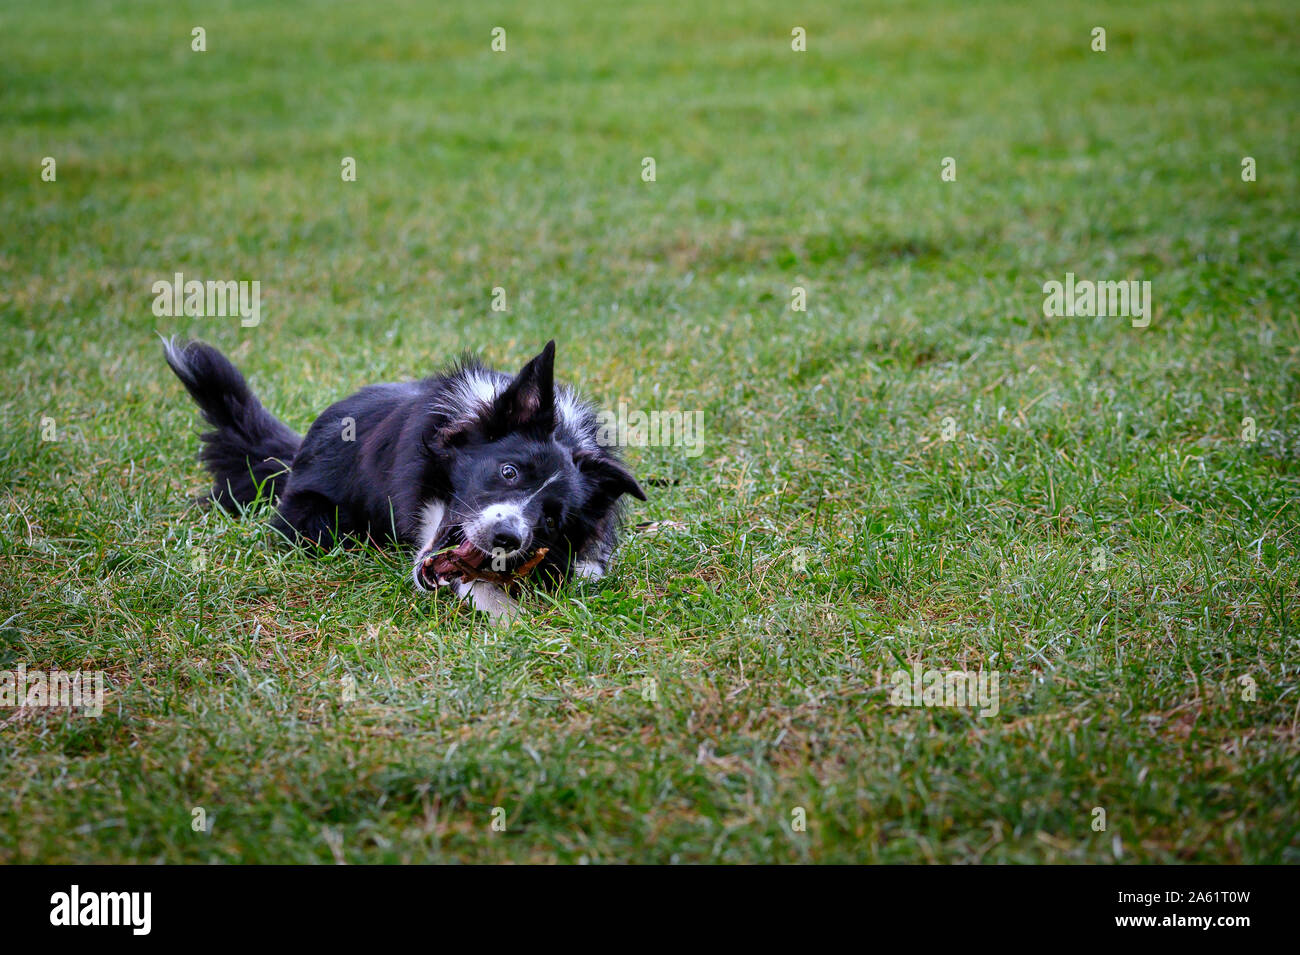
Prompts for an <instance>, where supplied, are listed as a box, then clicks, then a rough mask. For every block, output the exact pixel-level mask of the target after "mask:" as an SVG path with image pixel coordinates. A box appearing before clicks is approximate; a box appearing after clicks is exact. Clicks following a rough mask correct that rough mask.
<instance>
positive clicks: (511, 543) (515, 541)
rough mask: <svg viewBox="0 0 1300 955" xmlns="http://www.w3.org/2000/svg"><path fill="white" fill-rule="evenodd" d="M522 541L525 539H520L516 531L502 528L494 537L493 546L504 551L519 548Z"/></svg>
mask: <svg viewBox="0 0 1300 955" xmlns="http://www.w3.org/2000/svg"><path fill="white" fill-rule="evenodd" d="M522 543H523V541H522V540H520V538H519V535H518V534H516V533H515V532H514V531H507V530H500V531H497V532H496V536H495V537H493V538H492V546H493V547H500V548H501V549H502V550H504V551H514V550H518V549H519V545H520V544H522Z"/></svg>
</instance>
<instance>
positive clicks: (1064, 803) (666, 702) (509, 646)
mask: <svg viewBox="0 0 1300 955" xmlns="http://www.w3.org/2000/svg"><path fill="white" fill-rule="evenodd" d="M589 6H590V5H588V4H581V3H566V2H549V3H546V4H537V3H528V4H525V3H522V2H521V3H500V4H492V5H477V6H475V5H471V6H470V7H469V8H468V9H467V10H466V11H465V12H447V11H443V10H441V9H440V8H438V7H436V6H430V5H428V4H421V3H415V2H413V0H411V2H393V3H378V4H347V3H324V2H320V3H308V2H294V3H277V4H253V3H215V4H214V3H202V4H197V3H162V2H148V3H145V2H140V3H133V4H130V5H128V6H126V7H123V5H120V4H109V3H94V4H90V3H69V2H63V0H52V2H49V3H43V4H38V5H36V6H31V5H11V6H9V7H7V8H6V9H4V10H3V11H0V53H2V54H3V55H0V115H2V116H3V124H4V136H3V138H2V140H0V222H3V224H4V225H3V229H2V230H0V277H2V279H3V286H2V289H0V322H2V323H3V329H4V331H3V336H0V368H2V369H3V381H4V390H3V401H2V403H0V421H2V423H3V428H0V494H2V495H3V506H2V507H0V514H2V515H3V518H2V519H3V526H2V527H0V625H2V629H0V668H13V667H16V666H17V664H19V663H25V664H27V666H28V667H32V668H47V669H49V668H64V669H77V668H80V669H91V670H96V669H99V670H103V671H105V672H106V673H107V675H108V680H109V682H110V684H111V688H110V693H109V697H108V702H107V708H106V711H105V713H104V715H103V716H102V718H100V719H97V720H96V719H86V718H82V717H79V716H76V715H71V714H69V713H67V712H66V711H63V710H36V709H31V708H28V709H24V710H8V711H0V727H2V728H0V794H2V795H0V862H32V861H40V862H88V861H113V862H122V861H147V862H154V861H165V862H210V861H216V862H331V861H335V860H346V861H349V862H379V861H446V860H462V861H480V862H488V861H520V862H522V861H576V860H587V861H593V862H623V861H644V862H695V861H721V862H740V861H746V862H769V861H775V862H789V861H815V862H974V861H983V862H1093V863H1113V862H1122V863H1132V862H1197V863H1206V862H1296V861H1300V837H1298V832H1300V820H1298V819H1297V816H1296V812H1295V807H1296V805H1297V801H1298V800H1300V793H1298V792H1297V783H1296V771H1297V764H1298V759H1297V755H1298V751H1300V747H1298V741H1297V719H1298V717H1297V714H1298V713H1300V676H1298V672H1297V626H1296V619H1297V617H1296V615H1297V610H1296V600H1297V590H1298V588H1297V564H1296V559H1295V549H1296V543H1297V541H1296V537H1297V533H1296V529H1297V524H1298V522H1300V503H1298V502H1300V422H1298V416H1297V402H1298V401H1300V384H1298V383H1300V373H1298V370H1300V369H1298V361H1300V321H1298V319H1297V303H1298V301H1300V287H1298V281H1300V279H1298V277H1300V235H1298V234H1297V232H1298V229H1297V211H1298V203H1297V199H1298V198H1300V179H1298V176H1297V170H1296V157H1297V148H1296V146H1297V132H1298V131H1300V123H1298V121H1297V118H1296V112H1295V104H1296V102H1297V99H1298V97H1300V32H1298V31H1297V29H1296V23H1295V18H1294V11H1293V10H1292V9H1291V4H1290V3H1288V2H1286V0H1275V2H1273V0H1270V2H1248V3H1240V2H1228V0H1191V2H1187V3H1181V4H1137V5H1134V4H1129V3H1103V4H1096V3H1082V2H1075V0H1070V2H1063V3H1056V4H1052V5H1049V6H1050V9H1049V6H1044V5H1042V4H1033V3H1023V4H1014V3H1006V2H986V3H979V4H969V3H959V2H956V0H945V2H921V3H912V2H906V3H904V2H891V3H885V4H871V5H869V6H868V7H866V8H864V7H863V6H862V5H860V4H852V3H848V2H838V3H836V2H831V3H823V4H818V5H815V6H808V5H795V6H793V7H792V6H790V5H788V4H782V3H779V2H776V0H745V2H741V3H728V4H713V5H709V4H700V3H697V2H691V3H686V2H670V3H663V2H656V3H637V4H614V5H604V6H602V7H600V8H597V9H594V10H593V9H589ZM710 7H713V8H716V9H712V10H710V9H709V8H710ZM796 25H802V26H804V27H806V28H807V31H808V37H809V50H808V52H807V53H803V54H797V53H793V52H792V51H791V49H790V30H791V28H792V27H793V26H796ZM1098 25H1100V26H1105V27H1106V28H1107V30H1108V50H1107V52H1105V53H1094V52H1092V51H1091V50H1090V49H1089V42H1090V31H1091V29H1092V27H1094V26H1098ZM194 26H203V27H204V28H205V29H206V31H207V45H208V51H207V52H206V53H202V54H197V53H192V52H191V51H190V48H189V37H190V30H191V28H192V27H194ZM494 26H504V27H505V28H506V29H507V38H508V52H507V53H505V54H493V53H492V52H491V51H490V50H489V40H490V36H489V34H490V30H491V28H492V27H494ZM44 156H53V157H55V158H56V160H57V163H58V166H57V171H58V172H57V174H58V179H57V181H56V182H54V183H46V182H41V181H40V175H39V174H40V161H41V158H42V157H44ZM343 156H353V157H355V158H356V160H357V163H358V181H356V182H354V183H344V182H343V181H342V180H341V177H340V173H339V170H340V160H341V158H342V157H343ZM644 156H653V157H655V159H656V162H657V177H658V178H657V182H654V183H645V182H642V181H641V178H640V170H641V159H642V157H644ZM945 156H952V157H955V158H956V159H957V162H958V178H957V181H956V182H943V181H941V179H940V162H941V160H942V159H943V157H945ZM1243 156H1252V157H1254V158H1255V160H1256V161H1257V164H1258V180H1257V181H1256V182H1253V183H1247V182H1243V181H1242V180H1241V175H1240V164H1241V159H1242V157H1243ZM177 271H180V272H184V273H185V274H186V275H187V276H189V277H198V278H223V279H225V278H240V279H257V280H259V281H260V282H261V283H262V309H263V314H262V323H261V325H260V326H258V327H256V328H241V327H240V325H239V322H238V320H237V319H221V318H211V319H157V318H155V317H154V315H153V314H152V312H151V310H150V306H151V303H152V294H151V292H150V286H151V284H152V283H153V282H154V281H155V280H157V279H162V278H168V277H170V276H171V274H172V273H173V272H177ZM1067 271H1070V272H1074V273H1076V275H1078V276H1079V277H1080V278H1091V279H1115V280H1118V279H1128V278H1133V279H1142V280H1149V281H1151V282H1152V283H1153V300H1154V302H1155V311H1156V314H1155V318H1154V320H1153V321H1152V322H1151V325H1150V327H1148V328H1145V329H1139V328H1133V327H1131V325H1130V323H1129V322H1128V321H1127V320H1125V319H1122V318H1054V319H1048V318H1045V317H1044V315H1043V311H1042V301H1043V295H1042V291H1041V289H1042V285H1043V283H1044V282H1046V281H1048V280H1051V279H1058V280H1059V279H1062V278H1063V276H1064V274H1065V273H1066V272H1067ZM794 285H802V286H804V287H805V288H807V290H808V295H809V307H808V311H807V312H806V313H796V312H792V311H791V310H790V307H789V305H790V294H791V292H790V290H791V287H792V286H794ZM494 286H502V287H504V288H505V289H506V290H507V294H508V301H509V311H508V312H506V313H503V314H502V313H493V312H491V311H490V310H489V302H490V295H491V289H492V288H493V287H494ZM157 331H161V332H163V333H167V334H171V333H182V334H187V335H190V336H192V337H201V338H203V339H205V340H208V341H211V342H213V343H214V344H216V345H218V346H219V347H221V348H223V349H224V350H226V351H228V352H229V353H230V354H231V355H232V356H233V358H234V359H235V360H236V362H237V363H239V364H240V365H241V367H243V369H244V370H245V373H246V374H247V375H248V377H249V378H250V380H251V381H252V383H253V385H254V387H255V388H256V389H257V390H258V391H259V393H260V394H261V395H262V397H263V399H264V401H265V403H266V404H267V405H268V407H270V408H271V409H272V410H274V411H275V412H277V413H278V414H280V415H281V416H282V417H283V418H284V419H285V420H287V421H288V422H290V423H291V424H292V425H294V426H295V427H297V428H300V429H301V428H305V427H306V425H307V424H308V423H309V422H310V421H311V420H312V419H313V417H314V416H315V414H317V413H318V412H319V411H320V410H322V409H323V408H324V407H325V406H326V405H327V404H328V403H329V402H331V401H333V400H335V399H336V398H338V397H341V396H342V395H344V394H346V393H348V392H349V391H351V390H353V389H355V388H356V387H359V386H360V385H363V384H367V383H370V382H373V381H376V380H385V379H395V378H402V377H408V376H415V375H420V374H424V373H427V372H428V371H429V370H431V369H432V368H433V367H435V366H437V365H438V364H440V363H441V362H443V361H444V360H445V359H446V358H447V357H448V356H450V355H452V354H454V353H456V352H459V351H460V350H462V349H465V348H472V349H475V350H479V351H481V352H483V353H484V354H485V355H486V356H487V357H488V358H489V359H491V360H492V361H494V362H498V363H501V364H503V365H507V366H511V365H515V366H517V365H518V364H519V363H521V362H522V361H523V360H525V359H526V358H527V357H528V356H529V355H530V354H532V353H534V352H535V351H536V350H537V349H538V348H539V347H540V345H541V344H542V343H544V342H545V341H546V340H547V339H548V338H550V337H555V338H556V339H557V340H558V343H559V365H560V368H561V372H562V375H563V376H564V377H566V378H567V379H569V380H571V381H573V382H575V383H577V384H579V385H581V386H582V387H583V388H584V389H586V390H587V391H588V392H589V393H590V395H591V396H592V397H593V398H595V399H596V400H597V401H599V402H600V403H602V404H604V405H605V406H609V407H613V406H615V405H617V403H618V402H620V401H626V402H627V403H628V405H629V406H630V407H632V408H639V409H646V410H651V409H665V410H667V409H684V410H697V409H698V410H701V411H703V413H704V416H705V417H704V421H705V443H704V452H703V454H702V455H700V456H699V457H688V456H687V455H685V454H684V453H683V449H681V448H672V447H657V448H632V449H629V451H628V458H629V460H630V461H631V463H632V464H633V466H634V468H635V470H636V472H637V474H638V475H639V476H641V477H642V479H643V480H645V481H651V480H654V481H655V483H656V486H655V487H654V488H652V489H651V490H652V493H651V499H650V501H649V502H648V503H647V504H644V505H637V506H636V507H635V508H634V509H633V511H632V515H631V516H632V518H633V520H634V521H673V522H680V524H681V525H683V526H681V527H675V528H671V527H670V528H667V529H664V530H662V531H660V532H659V533H658V534H653V535H650V534H635V533H634V534H629V536H628V539H627V541H626V544H625V546H624V548H623V549H622V551H621V556H620V559H619V561H618V564H617V568H616V571H615V572H614V573H613V574H612V576H611V577H610V578H608V579H607V580H606V581H604V582H603V583H602V584H600V585H599V586H596V587H586V588H584V587H575V588H572V589H569V590H566V591H562V592H560V593H558V594H556V595H554V596H552V597H545V596H542V595H534V596H532V597H530V598H529V601H528V613H527V615H526V618H525V619H524V620H523V621H522V622H521V623H520V624H519V625H517V626H516V627H514V628H513V629H510V630H506V631H502V632H495V631H493V630H491V629H490V628H489V627H488V626H487V625H486V624H485V623H484V622H483V621H481V620H479V619H476V618H475V616H474V615H473V614H472V613H470V612H468V611H467V610H465V609H464V608H462V607H459V606H455V605H453V604H452V603H451V602H450V601H447V600H444V599H441V598H435V599H425V598H420V597H417V596H416V595H415V594H414V593H413V592H412V591H411V589H410V588H409V586H408V585H407V583H406V561H407V558H406V556H405V555H401V554H394V553H373V552H367V553H361V552H338V553H334V554H331V555H329V556H328V557H327V558H326V559H324V560H320V561H314V560H311V559H309V558H308V557H306V556H304V555H302V554H300V553H295V552H293V551H288V550H285V549H283V548H281V547H278V546H276V545H275V544H274V542H273V541H272V540H271V539H270V537H269V535H268V532H267V530H266V528H265V525H264V523H263V520H262V519H261V517H259V516H249V517H247V518H246V519H243V520H237V519H232V518H230V517H228V516H226V515H223V514H219V513H213V512H210V511H207V510H205V509H203V508H201V507H199V506H196V505H195V504H194V503H193V502H192V498H193V496H194V494H195V493H196V492H198V491H200V490H201V489H202V488H203V487H204V485H205V482H204V477H203V475H202V472H201V470H200V468H199V466H198V465H197V463H196V461H195V452H196V449H197V431H198V422H197V415H196V413H195V410H194V408H193V406H192V405H191V404H190V403H189V401H188V400H187V399H186V397H185V396H184V394H183V391H182V389H181V388H180V386H179V385H178V383H177V382H176V381H175V380H174V379H172V378H171V376H170V375H169V374H167V373H166V370H165V368H164V366H163V363H162V360H161V358H160V355H159V348H158V341H157V337H156V334H155V332H157ZM43 417H48V418H52V419H54V421H55V422H56V426H57V429H58V440H57V441H42V440H41V419H42V418H43ZM949 417H951V418H952V419H953V424H954V425H955V427H956V429H957V432H958V434H957V437H956V438H955V439H954V440H951V441H945V440H943V439H942V436H941V430H942V425H943V421H944V419H945V418H949ZM1245 417H1251V418H1253V419H1254V420H1255V422H1256V425H1257V429H1258V435H1257V440H1255V441H1254V442H1246V441H1243V440H1242V437H1241V434H1242V419H1243V418H1245ZM191 545H193V546H197V547H199V548H201V550H202V552H203V554H204V556H205V559H206V564H205V566H204V568H203V569H202V570H201V571H198V572H196V571H195V570H194V569H193V565H192V562H191V556H192V552H191V550H190V547H191ZM800 548H803V550H800ZM1096 548H1101V549H1102V551H1103V553H1104V555H1105V557H1106V569H1105V570H1104V571H1097V570H1094V569H1093V553H1094V550H1095V549H1096ZM800 554H802V555H803V556H804V558H805V559H806V569H805V570H803V571H797V570H795V569H794V568H795V565H796V558H797V556H798V555H800ZM900 661H903V662H905V663H906V665H907V666H919V667H921V668H922V669H925V668H937V669H960V668H970V669H979V668H984V669H992V670H997V671H999V673H1000V674H1001V709H1000V712H999V713H998V715H997V716H995V717H990V718H983V719H982V718H980V717H979V716H978V715H977V714H976V713H975V712H974V711H972V710H969V709H953V708H946V709H945V708H928V709H927V708H902V707H897V706H893V705H891V703H890V690H889V686H888V683H889V679H890V674H891V673H892V672H893V671H895V670H896V669H898V668H899V667H900V666H902V665H904V663H900ZM1245 676H1249V677H1250V678H1251V679H1252V680H1254V681H1255V683H1256V685H1257V687H1258V690H1257V695H1256V698H1255V699H1253V700H1249V699H1243V692H1242V687H1241V686H1240V684H1239V680H1240V679H1241V678H1242V677H1245ZM349 678H351V679H353V680H355V683H356V687H357V692H356V699H355V700H353V701H345V700H344V699H343V695H344V694H343V692H342V687H343V685H344V683H345V681H346V680H347V679H349ZM650 681H654V683H653V686H654V687H655V691H656V692H655V694H650V693H648V692H646V688H647V687H649V686H650V685H651V684H650ZM652 695H657V699H653V700H648V699H646V698H645V697H646V696H652ZM195 807H203V808H204V809H205V810H206V812H207V813H208V815H209V818H210V821H211V823H212V825H211V829H210V831H208V832H194V831H192V829H191V810H192V809H193V808H195ZM494 807H501V808H502V809H503V810H504V818H505V820H506V823H507V830H506V831H505V832H496V831H492V829H491V822H492V813H493V809H494ZM796 807H803V809H804V810H805V811H806V814H807V819H808V822H807V829H806V831H805V832H795V831H792V828H791V824H790V823H791V819H792V811H793V810H794V809H795V808H796ZM1094 807H1101V808H1104V809H1105V810H1106V815H1107V828H1106V831H1104V832H1098V831H1094V830H1093V829H1092V822H1093V818H1094V816H1093V809H1094Z"/></svg>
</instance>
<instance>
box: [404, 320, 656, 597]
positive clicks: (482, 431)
mask: <svg viewBox="0 0 1300 955" xmlns="http://www.w3.org/2000/svg"><path fill="white" fill-rule="evenodd" d="M554 373H555V342H553V341H551V342H547V344H546V347H545V348H544V349H542V352H541V354H539V355H538V356H537V357H535V358H533V359H532V360H531V361H529V362H528V364H526V365H524V367H523V368H522V369H521V370H520V372H519V374H518V375H516V376H515V377H514V378H513V379H512V380H511V382H510V384H509V385H508V386H507V387H506V388H505V389H503V390H501V391H500V392H499V393H498V394H496V396H495V397H494V398H493V399H492V400H491V401H490V402H487V403H485V404H484V405H483V407H482V408H481V409H479V411H478V413H477V414H474V415H471V416H468V417H466V418H464V419H462V420H459V421H456V422H454V423H451V424H444V425H442V426H441V427H437V428H434V429H433V430H432V431H431V432H430V433H429V434H428V435H426V438H425V445H426V449H427V451H428V457H429V461H430V468H429V473H430V475H431V483H432V484H433V488H432V490H433V492H434V494H435V495H436V496H437V497H438V498H439V499H441V500H443V501H445V502H446V512H445V514H444V515H443V517H442V527H443V528H444V533H442V534H441V535H439V539H438V541H437V544H438V545H439V546H443V547H445V546H448V545H451V544H456V543H460V542H463V541H469V542H471V543H472V544H473V545H474V546H475V547H476V548H477V549H478V550H479V551H480V552H481V553H482V555H484V557H485V558H486V559H488V560H490V561H491V567H492V569H493V570H498V571H505V570H510V569H513V568H514V567H516V566H518V565H519V564H522V563H523V562H525V561H526V560H527V559H528V558H529V555H531V554H532V553H533V552H535V551H536V550H537V549H538V548H541V547H545V548H547V550H548V555H549V556H548V561H549V562H550V563H551V564H557V563H558V564H560V565H561V567H562V568H563V569H565V570H567V569H568V566H569V565H570V564H571V563H572V560H573V557H574V556H575V553H574V552H575V550H576V548H577V547H579V546H581V544H582V542H583V541H584V540H585V539H586V537H587V536H588V535H589V534H590V533H591V531H592V529H593V527H594V526H595V525H596V524H597V523H598V522H599V521H601V520H603V519H604V518H605V517H606V516H607V515H608V514H609V512H610V510H611V509H612V508H613V506H614V505H615V503H616V502H617V501H618V499H619V498H620V497H621V496H622V495H624V494H631V495H632V496H633V497H636V498H639V499H640V500H643V501H644V500H645V493H644V492H643V491H642V490H641V487H640V485H639V484H637V482H636V479H635V478H634V477H633V476H632V474H631V472H630V471H628V470H627V468H626V467H625V466H624V465H623V464H622V462H620V461H619V460H618V459H617V458H616V457H615V456H614V455H613V454H612V453H611V452H609V451H607V450H606V449H604V448H601V447H599V446H591V447H588V446H585V445H582V446H577V447H575V446H573V445H572V444H571V443H569V442H567V441H562V440H561V439H560V436H559V435H558V434H557V425H559V424H560V422H559V420H558V418H557V409H556V395H555V378H554ZM423 556H424V555H422V554H421V555H417V563H418V562H419V561H420V560H422V559H423ZM416 578H417V580H419V578H420V575H419V573H417V574H416ZM425 583H426V584H427V581H426V582H425Z"/></svg>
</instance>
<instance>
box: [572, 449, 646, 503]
mask: <svg viewBox="0 0 1300 955" xmlns="http://www.w3.org/2000/svg"><path fill="white" fill-rule="evenodd" d="M573 463H574V464H576V465H577V466H578V471H579V472H580V473H582V474H584V475H586V476H587V478H588V480H590V481H591V482H592V484H593V485H594V486H595V488H596V493H597V494H598V495H600V496H601V497H605V498H608V499H609V500H610V501H617V500H618V499H619V497H620V496H622V495H624V494H631V495H632V496H633V497H634V498H636V499H637V500H638V501H644V500H645V491H643V490H641V485H640V484H637V483H636V478H634V477H633V476H632V472H631V471H629V470H628V469H627V466H626V465H624V464H623V462H622V461H619V460H618V459H617V458H612V457H610V456H609V455H608V454H605V453H603V452H601V451H588V450H585V449H579V450H576V451H574V452H573Z"/></svg>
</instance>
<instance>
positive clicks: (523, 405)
mask: <svg viewBox="0 0 1300 955" xmlns="http://www.w3.org/2000/svg"><path fill="white" fill-rule="evenodd" d="M488 425H489V430H490V431H492V432H493V433H495V434H507V433H509V432H511V431H535V432H540V433H542V434H550V433H551V432H552V431H554V430H555V341H554V340H552V341H549V342H547V343H546V347H545V348H543V349H542V352H541V354H540V355H538V356H537V357H536V358H534V359H533V360H532V361H530V362H529V363H528V364H526V365H524V367H523V368H522V369H521V370H520V372H519V374H517V375H515V378H514V381H512V382H510V384H509V386H508V387H507V388H506V390H505V391H503V392H501V394H500V395H498V396H497V399H496V401H494V402H493V403H492V408H491V411H490V412H489V414H488Z"/></svg>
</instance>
